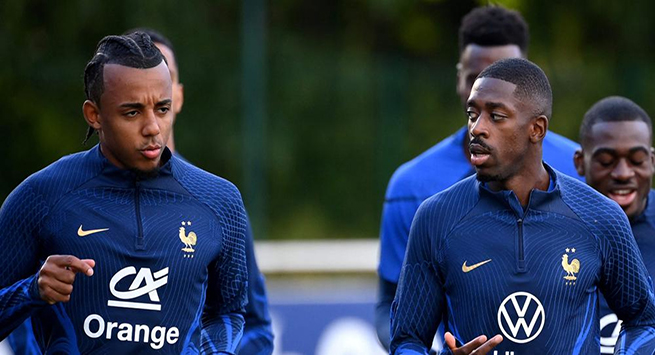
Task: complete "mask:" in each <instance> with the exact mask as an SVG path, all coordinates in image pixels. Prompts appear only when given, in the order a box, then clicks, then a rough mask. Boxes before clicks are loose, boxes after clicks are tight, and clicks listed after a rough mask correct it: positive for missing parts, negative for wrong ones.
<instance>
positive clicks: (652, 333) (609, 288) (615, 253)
mask: <svg viewBox="0 0 655 355" xmlns="http://www.w3.org/2000/svg"><path fill="white" fill-rule="evenodd" d="M617 209H618V208H617ZM618 216H620V217H617V220H616V221H608V223H609V224H610V226H611V227H610V228H611V230H608V231H605V234H606V235H605V238H602V239H601V240H602V241H603V243H602V246H601V248H602V253H603V259H604V260H605V262H604V263H603V267H602V275H601V285H600V288H601V291H602V292H603V295H604V296H605V299H606V300H607V303H608V305H609V306H610V308H611V309H612V310H613V311H614V312H615V313H616V314H617V316H618V317H619V319H621V320H623V326H622V330H621V333H620V335H619V339H618V341H617V343H616V346H615V354H641V353H644V354H652V353H653V352H654V351H655V328H654V326H655V297H654V295H653V288H652V281H651V279H650V277H649V275H648V270H647V269H646V266H645V265H644V263H643V260H642V257H641V254H640V252H639V249H638V247H637V243H636V241H635V239H634V237H633V235H632V232H631V229H630V225H629V224H628V221H627V219H626V218H625V215H623V213H620V214H618ZM621 217H622V218H621Z"/></svg>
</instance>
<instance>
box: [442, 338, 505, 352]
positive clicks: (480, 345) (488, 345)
mask: <svg viewBox="0 0 655 355" xmlns="http://www.w3.org/2000/svg"><path fill="white" fill-rule="evenodd" d="M444 339H445V341H446V345H447V346H448V348H450V351H451V352H452V353H453V355H467V354H471V355H485V354H486V353H488V352H490V351H491V349H493V348H494V347H496V345H498V344H500V342H501V341H503V336H502V335H500V334H497V335H496V336H494V337H493V338H491V339H489V340H488V341H487V336H486V335H480V336H479V337H477V338H475V339H473V340H471V341H470V342H468V343H466V344H465V345H463V346H462V347H461V348H458V347H457V344H456V343H455V337H454V336H453V335H452V334H450V332H446V334H444Z"/></svg>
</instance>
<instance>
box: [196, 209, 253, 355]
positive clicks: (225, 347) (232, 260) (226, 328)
mask: <svg viewBox="0 0 655 355" xmlns="http://www.w3.org/2000/svg"><path fill="white" fill-rule="evenodd" d="M232 200H233V201H232V202H231V203H230V209H231V210H232V211H231V213H230V214H229V218H226V219H225V221H224V224H222V225H221V230H222V231H223V236H222V240H223V243H222V247H221V251H220V256H219V258H218V260H216V262H215V263H214V265H213V267H212V268H211V269H210V270H209V281H208V287H207V298H206V301H205V307H204V309H203V314H202V334H201V344H200V346H201V349H202V350H203V351H204V352H206V353H219V354H235V353H236V349H237V346H238V345H239V343H240V341H241V337H242V336H243V327H244V323H245V321H244V318H243V313H244V307H245V305H246V303H247V297H248V296H247V292H248V275H247V268H246V253H245V233H246V223H247V222H246V215H245V211H244V208H243V203H242V202H241V197H240V196H237V198H233V199H232Z"/></svg>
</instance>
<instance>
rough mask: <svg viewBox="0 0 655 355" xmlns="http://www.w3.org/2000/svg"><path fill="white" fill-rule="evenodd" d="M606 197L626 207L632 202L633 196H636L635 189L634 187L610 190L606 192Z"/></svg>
mask: <svg viewBox="0 0 655 355" xmlns="http://www.w3.org/2000/svg"><path fill="white" fill-rule="evenodd" d="M607 197H609V198H611V199H612V200H614V201H615V202H616V203H618V204H619V206H621V207H628V206H630V205H631V204H632V202H634V200H635V198H637V190H636V189H616V190H611V191H610V192H609V193H608V194H607Z"/></svg>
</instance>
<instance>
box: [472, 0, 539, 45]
mask: <svg viewBox="0 0 655 355" xmlns="http://www.w3.org/2000/svg"><path fill="white" fill-rule="evenodd" d="M529 42H530V31H529V29H528V24H527V23H526V22H525V20H524V19H523V16H521V14H520V13H519V12H517V11H514V10H508V9H506V8H504V7H501V6H481V7H477V8H475V9H473V10H472V11H471V12H469V13H468V14H466V16H464V18H463V19H462V24H461V26H460V27H459V53H460V54H462V52H463V51H464V49H465V48H466V46H468V45H469V44H477V45H479V46H483V47H486V46H504V45H508V44H515V45H517V46H518V47H519V48H520V49H521V53H523V55H524V56H525V55H527V53H528V43H529Z"/></svg>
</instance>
